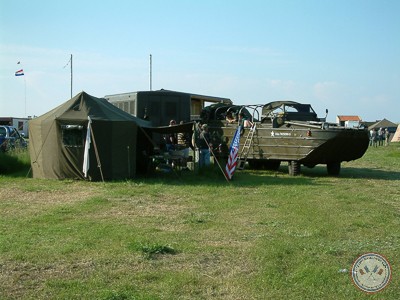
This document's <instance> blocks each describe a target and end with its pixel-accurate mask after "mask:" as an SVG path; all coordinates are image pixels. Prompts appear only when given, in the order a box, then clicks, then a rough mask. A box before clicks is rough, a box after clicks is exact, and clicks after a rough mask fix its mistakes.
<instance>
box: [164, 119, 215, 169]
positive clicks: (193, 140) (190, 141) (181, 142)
mask: <svg viewBox="0 0 400 300" xmlns="http://www.w3.org/2000/svg"><path fill="white" fill-rule="evenodd" d="M180 124H183V121H181V122H180ZM174 125H176V121H175V120H171V121H170V122H169V126H174ZM164 138H165V146H166V151H167V152H170V151H175V150H181V151H183V157H184V159H187V158H188V157H189V148H191V147H197V148H198V149H199V167H200V168H201V167H204V166H208V165H210V158H211V155H210V149H211V148H212V144H211V138H210V133H209V131H208V125H207V124H203V125H202V126H201V127H200V128H198V132H195V133H193V136H190V134H188V133H187V132H179V133H174V132H172V133H169V134H167V135H166V136H165V137H164Z"/></svg>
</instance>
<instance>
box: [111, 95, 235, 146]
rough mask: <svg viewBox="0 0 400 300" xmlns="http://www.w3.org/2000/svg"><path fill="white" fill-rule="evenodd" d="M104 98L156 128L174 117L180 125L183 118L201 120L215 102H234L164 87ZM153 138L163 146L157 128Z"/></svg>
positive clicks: (186, 120) (189, 120)
mask: <svg viewBox="0 0 400 300" xmlns="http://www.w3.org/2000/svg"><path fill="white" fill-rule="evenodd" d="M104 98H105V99H107V100H108V101H109V102H110V103H112V104H113V105H115V106H117V107H118V108H120V109H122V110H123V111H125V112H127V113H130V114H131V115H133V116H135V117H138V118H141V119H145V120H148V121H150V122H151V125H152V126H153V127H162V126H168V125H169V123H170V120H175V121H176V123H177V124H179V123H180V122H181V121H183V122H184V123H189V122H193V121H199V120H200V113H201V111H202V109H203V108H204V107H206V106H207V105H210V104H212V103H214V104H216V103H221V104H226V105H231V104H232V101H231V100H230V99H228V98H222V97H214V96H205V95H198V94H192V93H183V92H177V91H171V90H164V89H161V90H157V91H138V92H132V93H122V94H113V95H106V96H104ZM186 125H190V124H186ZM177 127H179V125H178V126H177ZM185 128H190V130H191V128H192V127H191V125H190V126H186V127H185ZM186 130H187V129H186ZM160 131H162V128H160ZM152 137H153V140H154V141H155V143H156V144H157V145H161V146H162V144H163V142H164V141H163V135H162V134H158V133H156V132H154V131H153V136H152Z"/></svg>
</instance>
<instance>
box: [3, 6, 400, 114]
mask: <svg viewBox="0 0 400 300" xmlns="http://www.w3.org/2000/svg"><path fill="white" fill-rule="evenodd" d="M399 15H400V1H397V0H374V1H372V0H364V1H361V0H346V1H343V0H335V1H327V0H319V1H318V0H298V1H295V0H281V1H279V0H276V1H272V0H264V1H251V0H248V1H235V0H230V1H225V0H219V1H218V0H213V1H211V0H202V1H183V0H176V1H172V0H171V1H167V0H164V1H161V0H159V1H153V0H147V1H135V0H131V1H117V0H115V1H74V0H73V1H62V2H61V1H48V0H43V1H26V0H19V1H6V0H0V66H1V67H0V116H15V117H22V116H25V115H41V114H43V113H45V112H47V111H49V110H51V109H52V108H54V107H56V106H58V105H59V104H61V103H63V102H65V101H66V100H68V99H69V98H70V68H69V66H67V67H65V68H64V66H65V65H66V64H67V63H68V60H69V58H70V55H71V54H72V55H73V75H74V79H73V94H77V93H78V92H80V91H82V90H84V91H86V92H87V93H89V94H91V95H93V96H96V97H103V96H105V95H108V94H114V93H124V92H133V91H141V90H148V89H149V56H150V54H152V58H153V59H152V61H153V68H152V71H153V77H152V78H153V80H152V87H153V90H157V89H161V88H164V89H170V90H177V91H182V92H191V93H196V94H204V95H210V96H220V97H226V98H231V99H232V100H233V101H234V103H236V104H262V103H267V102H270V101H274V100H282V99H288V100H293V101H298V102H304V103H310V104H312V106H313V107H314V109H315V110H316V112H317V113H318V114H319V115H320V116H321V117H322V116H324V114H325V108H328V109H329V116H328V120H330V121H334V120H335V117H336V115H359V116H360V117H362V119H363V120H366V121H374V120H379V119H382V118H387V119H389V120H391V121H393V122H400V109H399V108H400V34H399V32H400V18H399ZM18 61H20V62H21V64H20V65H17V62H18ZM20 66H21V67H22V68H23V69H24V72H25V76H21V77H16V76H14V73H15V71H17V70H18V69H19V67H20Z"/></svg>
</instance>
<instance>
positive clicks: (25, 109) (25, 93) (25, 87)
mask: <svg viewBox="0 0 400 300" xmlns="http://www.w3.org/2000/svg"><path fill="white" fill-rule="evenodd" d="M24 90H25V91H24V93H25V111H24V117H25V118H26V79H25V76H24Z"/></svg>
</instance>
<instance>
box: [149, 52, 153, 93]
mask: <svg viewBox="0 0 400 300" xmlns="http://www.w3.org/2000/svg"><path fill="white" fill-rule="evenodd" d="M152 67H153V66H152V57H151V54H150V91H151V90H152V86H151V85H152V78H151V76H152V74H151V72H152Z"/></svg>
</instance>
